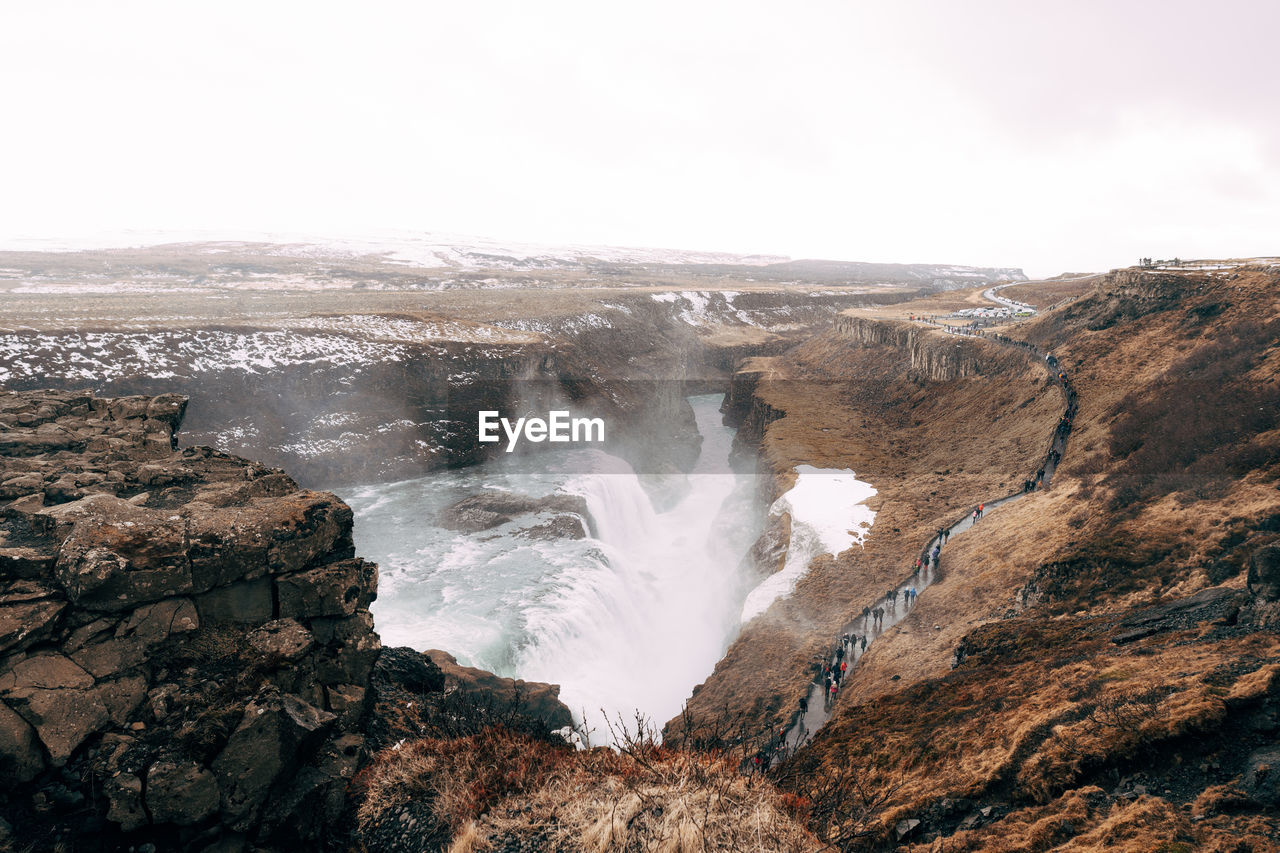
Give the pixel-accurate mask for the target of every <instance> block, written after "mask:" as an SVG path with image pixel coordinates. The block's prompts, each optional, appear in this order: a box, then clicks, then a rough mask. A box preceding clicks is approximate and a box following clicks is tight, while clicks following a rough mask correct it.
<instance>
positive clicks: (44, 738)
mask: <svg viewBox="0 0 1280 853" xmlns="http://www.w3.org/2000/svg"><path fill="white" fill-rule="evenodd" d="M19 711H20V712H22V713H23V714H24V716H26V718H27V720H28V721H29V722H31V724H32V725H34V726H35V729H36V733H37V734H38V735H39V736H40V741H41V742H42V743H43V744H44V746H45V749H47V750H48V751H49V758H50V759H51V760H52V761H53V764H54V766H56V767H61V766H62V765H63V764H65V763H66V762H67V759H68V758H70V757H71V753H73V752H74V751H75V749H76V747H78V746H79V745H80V744H81V743H83V742H84V740H85V739H86V738H88V737H89V736H90V735H92V734H94V733H95V732H97V731H98V730H100V729H101V728H102V727H103V726H104V725H105V724H106V723H107V722H108V721H109V720H110V719H111V715H110V714H108V713H107V708H106V705H104V704H103V702H102V699H101V697H99V696H98V694H97V693H96V692H92V691H87V690H33V691H31V692H30V694H29V695H28V696H27V697H26V701H25V703H24V704H21V705H19Z"/></svg>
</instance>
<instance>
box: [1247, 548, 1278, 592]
mask: <svg viewBox="0 0 1280 853" xmlns="http://www.w3.org/2000/svg"><path fill="white" fill-rule="evenodd" d="M1249 591H1250V592H1251V593H1253V595H1254V596H1255V597H1256V598H1258V599H1260V600H1262V601H1280V544H1272V545H1267V546H1266V547H1264V548H1259V549H1258V550H1256V551H1254V552H1253V554H1251V555H1250V556H1249Z"/></svg>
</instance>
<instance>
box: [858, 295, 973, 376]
mask: <svg viewBox="0 0 1280 853" xmlns="http://www.w3.org/2000/svg"><path fill="white" fill-rule="evenodd" d="M836 331H837V332H839V333H840V334H842V335H845V336H847V337H850V338H852V339H854V340H855V341H857V342H858V343H860V344H864V345H875V344H880V345H885V346H890V347H894V348H897V349H904V350H907V351H908V352H909V353H910V354H911V374H912V375H914V376H915V377H917V378H919V379H921V380H924V381H929V382H950V381H951V380H953V379H959V378H960V377H963V376H975V375H980V374H984V373H991V372H993V370H994V369H995V365H994V364H993V363H992V359H991V349H990V348H984V347H983V346H982V345H981V344H980V343H979V342H978V341H976V340H972V339H969V338H947V339H945V340H944V339H943V338H942V337H941V336H939V335H937V334H931V333H929V332H928V331H927V330H924V329H921V328H920V327H918V326H912V325H910V324H907V323H900V322H888V321H882V320H872V319H869V318H866V317H858V316H855V315H853V314H851V313H848V312H846V313H843V314H840V315H838V316H837V317H836Z"/></svg>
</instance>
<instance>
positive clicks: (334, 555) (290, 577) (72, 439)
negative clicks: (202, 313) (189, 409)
mask: <svg viewBox="0 0 1280 853" xmlns="http://www.w3.org/2000/svg"><path fill="white" fill-rule="evenodd" d="M186 405H187V401H186V398H184V397H181V396H177V395H162V396H157V397H126V398H118V399H102V398H97V397H93V396H91V395H89V394H77V393H65V392H6V393H3V394H0V497H3V499H5V501H6V504H5V505H4V507H3V509H2V510H0V816H2V819H0V840H3V839H5V838H8V840H10V841H15V842H16V843H18V844H19V845H26V846H27V847H29V848H30V849H35V850H42V849H54V848H55V847H56V845H58V844H59V843H62V844H65V845H69V846H70V847H73V848H74V849H77V850H96V849H104V850H108V849H125V848H127V847H131V846H136V845H137V844H138V843H151V844H158V845H159V846H160V847H161V848H162V849H184V850H202V849H217V850H238V849H242V848H243V847H244V846H245V845H246V844H254V845H257V846H259V847H262V848H266V849H297V845H299V844H305V845H306V846H308V847H319V846H322V845H323V844H324V843H325V842H326V840H329V839H331V838H332V837H333V836H334V835H335V833H337V832H339V831H340V827H341V822H342V821H341V819H342V815H343V813H344V810H345V809H346V807H347V796H346V789H347V785H348V782H349V780H350V778H351V777H352V776H353V775H354V773H355V772H356V770H357V769H358V767H359V765H360V763H361V761H362V760H363V759H364V758H365V752H366V732H367V731H376V732H378V733H379V734H381V735H382V740H385V739H386V737H387V736H390V735H392V734H394V733H395V732H396V731H398V730H399V729H398V728H397V725H398V723H397V721H396V720H388V719H382V720H381V721H379V722H377V723H371V721H370V720H369V719H368V715H367V712H368V710H369V709H370V706H371V705H372V704H373V700H374V698H375V697H374V691H373V690H371V675H372V674H373V673H374V672H375V671H376V669H377V666H382V664H379V663H378V658H379V652H380V649H381V644H380V642H379V639H378V635H377V634H376V633H375V632H374V626H373V619H372V617H371V616H370V614H369V610H368V605H369V603H370V601H372V600H373V598H374V597H375V595H376V591H377V579H378V570H377V566H375V565H374V564H372V563H369V562H367V561H365V560H361V559H360V558H358V557H356V556H355V555H354V549H353V546H352V540H351V523H352V514H351V510H350V509H349V508H348V507H347V506H346V505H345V504H344V503H343V502H342V501H341V500H339V499H338V498H337V497H335V496H334V495H332V494H328V493H323V492H315V491H309V490H305V489H300V488H299V487H298V486H297V484H296V483H295V482H294V481H293V480H292V479H291V478H290V477H289V476H288V475H286V474H284V473H283V472H281V471H279V470H277V469H273V468H268V467H265V466H263V465H260V464H257V463H253V462H249V461H247V460H245V459H241V458H238V457H235V456H231V455H228V454H225V453H221V452H218V451H215V450H211V449H209V448H207V447H189V448H185V449H182V450H177V449H175V446H176V439H175V431H176V430H177V428H178V425H179V424H180V422H181V420H182V417H183V414H184V411H185V408H186ZM406 656H408V657H409V658H415V659H416V660H417V662H416V663H414V664H413V666H412V669H413V671H414V672H417V673H418V675H417V676H415V679H416V680H414V684H413V691H414V693H415V695H416V698H418V699H419V700H421V699H422V697H423V695H424V694H425V693H428V692H433V691H434V692H439V691H441V690H442V689H446V687H445V677H444V675H443V674H442V673H441V672H440V670H439V669H438V668H436V667H435V666H434V665H433V664H432V663H431V662H430V660H429V659H426V658H424V657H422V656H420V655H416V653H413V652H410V651H409V650H400V657H399V658H395V659H393V660H392V662H391V664H388V666H390V668H389V669H386V667H384V669H386V671H384V672H383V673H382V675H381V676H380V677H379V683H380V684H382V688H381V691H380V694H381V695H380V696H379V701H380V702H383V704H387V701H388V700H390V699H394V696H395V695H398V691H401V690H403V689H404V684H403V682H404V679H403V678H399V677H398V676H397V672H398V670H397V666H399V668H400V669H404V667H405V664H404V661H405V660H406V659H407V658H406ZM397 661H398V662H399V663H398V664H397V663H396V662H397ZM423 673H425V675H423ZM486 675H487V674H486ZM488 678H489V681H492V682H493V683H492V684H491V683H489V681H484V683H482V684H479V686H478V687H477V686H475V684H476V683H477V682H478V680H479V679H478V677H477V676H476V675H475V674H474V673H466V672H460V673H456V674H455V675H454V680H455V682H457V681H458V680H459V679H461V680H462V681H464V682H466V684H467V685H471V686H470V687H468V689H470V690H471V692H472V693H476V692H479V693H481V694H483V693H485V692H486V691H488V692H489V693H493V694H494V695H497V696H498V697H499V698H502V697H503V696H505V695H506V693H510V692H511V691H512V688H513V685H512V684H510V683H509V682H506V681H505V680H501V679H493V677H491V676H489V677H488ZM397 684H399V685H400V686H397ZM463 686H466V685H463ZM524 690H525V693H526V694H530V695H533V696H534V697H535V698H538V701H539V702H540V705H539V707H540V708H543V709H545V710H546V712H547V714H548V715H549V716H551V715H554V713H555V712H557V708H556V705H557V703H556V701H555V693H554V689H548V688H546V686H544V685H531V686H528V687H526V688H524ZM463 692H466V691H463ZM468 695H469V694H468ZM539 697H540V698H539ZM392 704H394V702H393V703H392ZM399 704H400V705H411V704H412V703H411V702H400V703H399ZM393 711H394V709H391V708H389V707H388V708H385V709H384V712H383V716H384V717H389V716H391V715H392V713H393ZM558 711H559V712H563V713H561V716H562V717H563V716H567V712H564V711H563V706H559V709H558ZM454 713H455V715H456V713H457V709H456V708H455V710H454ZM379 742H381V741H379ZM58 849H63V848H58Z"/></svg>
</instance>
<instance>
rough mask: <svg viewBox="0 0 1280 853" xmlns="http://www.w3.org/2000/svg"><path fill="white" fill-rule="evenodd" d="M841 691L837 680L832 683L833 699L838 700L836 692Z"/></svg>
mask: <svg viewBox="0 0 1280 853" xmlns="http://www.w3.org/2000/svg"><path fill="white" fill-rule="evenodd" d="M839 692H840V685H839V684H836V683H835V682H832V683H831V701H832V702H834V701H836V694H837V693H839Z"/></svg>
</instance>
